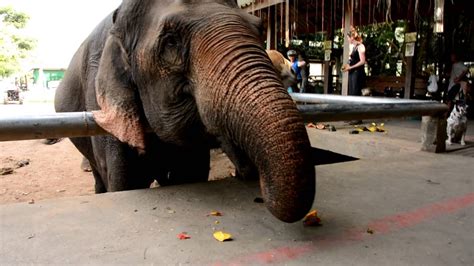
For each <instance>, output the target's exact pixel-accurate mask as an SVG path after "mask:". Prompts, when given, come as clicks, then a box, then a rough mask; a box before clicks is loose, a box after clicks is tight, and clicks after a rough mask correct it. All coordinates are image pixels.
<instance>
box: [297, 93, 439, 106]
mask: <svg viewBox="0 0 474 266" xmlns="http://www.w3.org/2000/svg"><path fill="white" fill-rule="evenodd" d="M290 96H291V98H292V99H293V100H294V101H295V102H302V103H340V104H344V103H345V104H376V103H378V104H382V103H386V104H403V103H406V104H417V103H433V104H440V103H439V102H434V101H426V100H412V99H399V98H385V97H373V96H371V97H362V96H341V95H332V94H314V93H290Z"/></svg>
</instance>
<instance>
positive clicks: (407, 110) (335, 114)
mask: <svg viewBox="0 0 474 266" xmlns="http://www.w3.org/2000/svg"><path fill="white" fill-rule="evenodd" d="M297 107H298V110H299V111H300V113H301V115H302V116H303V120H304V121H305V122H322V121H344V120H355V119H357V120H361V119H379V118H394V117H409V116H440V115H441V114H443V113H445V112H446V111H447V106H446V105H444V104H431V103H414V104H408V103H399V104H396V103H371V104H347V103H346V104H341V103H330V104H328V103H322V104H306V105H298V106H297Z"/></svg>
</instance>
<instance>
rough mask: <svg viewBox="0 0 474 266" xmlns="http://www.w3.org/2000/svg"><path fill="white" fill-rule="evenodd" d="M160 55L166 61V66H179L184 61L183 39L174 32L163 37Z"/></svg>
mask: <svg viewBox="0 0 474 266" xmlns="http://www.w3.org/2000/svg"><path fill="white" fill-rule="evenodd" d="M160 46H161V49H160V53H159V54H160V57H161V59H162V60H163V61H162V62H163V63H165V65H164V67H165V68H167V67H173V66H179V65H181V64H182V63H183V58H182V56H181V55H182V53H181V52H180V51H181V50H182V45H181V40H180V39H179V37H178V36H176V35H175V34H173V33H168V34H165V35H164V36H162V38H161V45H160Z"/></svg>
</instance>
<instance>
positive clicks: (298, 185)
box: [94, 0, 315, 222]
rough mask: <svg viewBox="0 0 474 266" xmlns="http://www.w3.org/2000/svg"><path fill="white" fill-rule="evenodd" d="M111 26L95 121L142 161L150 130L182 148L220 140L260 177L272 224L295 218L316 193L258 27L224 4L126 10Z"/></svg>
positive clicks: (142, 5) (293, 113)
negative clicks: (208, 138) (139, 154)
mask: <svg viewBox="0 0 474 266" xmlns="http://www.w3.org/2000/svg"><path fill="white" fill-rule="evenodd" d="M113 17H114V24H113V26H112V28H111V30H110V31H109V36H108V37H107V40H106V42H105V45H104V48H103V53H102V57H101V60H100V64H99V70H98V74H97V78H96V95H97V101H98V103H99V105H100V107H101V110H100V111H96V112H95V113H94V115H95V119H96V120H97V122H98V123H99V124H100V125H101V126H102V127H103V128H104V129H106V130H107V131H109V132H110V133H111V134H113V135H115V136H116V137H117V138H119V139H120V140H121V141H123V142H127V143H129V144H130V145H131V146H134V147H136V148H138V149H140V150H143V151H145V152H146V150H147V143H146V141H145V138H144V136H145V134H146V131H147V128H151V131H152V132H153V133H154V134H156V135H157V136H158V137H159V138H160V139H161V140H162V141H164V142H168V143H173V144H177V145H183V146H186V145H195V144H197V143H200V142H203V141H205V139H206V136H209V135H212V136H216V137H218V138H219V139H222V140H223V141H224V142H226V143H227V144H228V145H229V146H230V147H231V149H233V150H234V151H235V154H238V156H236V158H234V163H236V164H238V162H236V160H237V161H238V160H240V159H242V160H241V161H243V162H248V164H249V168H255V169H256V172H257V173H258V176H259V178H260V185H261V191H262V196H263V197H264V200H265V203H266V206H267V208H268V209H269V210H270V211H271V212H272V213H273V214H274V215H275V216H276V217H277V218H279V219H281V220H283V221H286V222H294V221H296V220H299V219H301V218H302V217H303V216H304V215H305V214H306V213H307V212H308V210H309V209H310V208H311V206H312V203H313V199H314V194H315V172H314V166H313V165H312V163H311V161H310V144H309V140H308V136H307V133H306V130H305V127H304V124H303V121H302V118H301V116H300V114H299V112H298V111H297V109H296V106H295V104H294V102H293V101H292V100H291V98H290V96H289V95H288V93H287V92H286V90H285V89H284V88H283V87H282V83H281V81H280V79H279V78H278V76H277V73H276V72H275V69H274V68H273V66H272V64H271V61H270V59H269V57H268V55H267V54H266V53H265V50H264V49H263V47H262V41H261V38H260V36H261V22H260V20H259V19H258V18H256V17H253V16H251V15H249V14H246V13H245V12H243V11H241V10H240V9H239V8H238V6H237V4H236V3H235V1H225V0H220V1H217V0H216V1H197V0H195V1H192V0H188V1H185V0H181V1H157V0H156V1H154V0H146V1H145V0H144V1H124V2H123V3H122V5H121V7H120V8H119V9H118V10H117V11H116V12H115V14H114V16H113ZM239 157H240V159H239ZM244 167H245V166H244ZM238 170H239V169H238ZM240 171H241V172H242V173H243V175H245V174H246V172H245V171H243V170H242V169H240Z"/></svg>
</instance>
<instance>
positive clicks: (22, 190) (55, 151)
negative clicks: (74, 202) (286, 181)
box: [0, 139, 234, 204]
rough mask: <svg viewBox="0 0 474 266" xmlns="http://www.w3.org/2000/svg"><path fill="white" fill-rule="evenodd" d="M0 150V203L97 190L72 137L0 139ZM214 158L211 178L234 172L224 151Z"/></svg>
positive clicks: (36, 199)
mask: <svg viewBox="0 0 474 266" xmlns="http://www.w3.org/2000/svg"><path fill="white" fill-rule="evenodd" d="M0 151H1V153H0V204H5V203H12V202H25V201H26V202H31V203H33V202H34V201H39V200H43V199H51V198H58V197H69V196H80V195H90V194H93V193H94V178H93V176H92V173H90V172H84V171H82V170H81V169H80V163H81V160H82V155H81V154H80V153H79V152H78V151H77V150H76V148H75V147H74V146H73V145H72V143H71V142H70V141H69V139H64V140H62V141H60V142H58V143H56V144H54V145H45V144H43V143H42V141H41V140H26V141H8V142H0ZM211 160H212V162H211V173H210V179H211V180H214V179H221V178H225V177H228V176H230V175H231V174H232V173H233V171H234V168H233V166H232V164H231V163H230V161H229V160H228V159H227V157H226V155H225V154H223V153H222V152H221V151H219V150H216V151H212V152H211ZM2 173H3V174H2Z"/></svg>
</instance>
